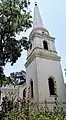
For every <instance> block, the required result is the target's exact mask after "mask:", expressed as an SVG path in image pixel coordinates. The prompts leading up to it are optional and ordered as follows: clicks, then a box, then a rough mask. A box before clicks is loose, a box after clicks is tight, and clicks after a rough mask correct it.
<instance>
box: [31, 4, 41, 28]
mask: <svg viewBox="0 0 66 120" xmlns="http://www.w3.org/2000/svg"><path fill="white" fill-rule="evenodd" d="M34 28H43V22H42V19H41V16H40V12H39V9H38V6H37V3H36V2H35V7H34V19H33V29H34Z"/></svg>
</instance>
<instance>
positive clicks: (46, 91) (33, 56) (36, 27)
mask: <svg viewBox="0 0 66 120" xmlns="http://www.w3.org/2000/svg"><path fill="white" fill-rule="evenodd" d="M29 41H30V42H31V44H30V48H29V50H28V52H27V62H26V64H25V66H26V83H27V88H29V87H30V99H31V100H32V101H34V102H38V103H43V102H44V101H45V100H46V101H47V102H48V104H52V103H54V98H55V95H56V94H57V96H58V99H59V101H62V102H63V103H65V102H66V89H65V84H64V80H63V73H62V69H61V64H60V60H61V57H60V56H58V55H57V51H56V47H55V38H54V37H53V36H51V35H50V33H49V31H48V30H47V29H46V28H44V26H43V22H42V18H41V15H40V12H39V9H38V6H37V3H35V7H34V19H33V29H32V31H31V33H30V35H29Z"/></svg>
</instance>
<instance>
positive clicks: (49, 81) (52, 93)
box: [48, 78, 56, 95]
mask: <svg viewBox="0 0 66 120" xmlns="http://www.w3.org/2000/svg"><path fill="white" fill-rule="evenodd" d="M48 83H49V91H50V95H56V93H55V87H54V80H53V79H52V78H49V79H48Z"/></svg>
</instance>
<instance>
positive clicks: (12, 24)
mask: <svg viewBox="0 0 66 120" xmlns="http://www.w3.org/2000/svg"><path fill="white" fill-rule="evenodd" d="M29 4H30V2H29V1H27V0H0V85H1V86H2V84H3V81H4V82H6V83H7V81H10V78H7V77H5V75H4V73H3V66H5V65H6V63H7V62H10V63H11V65H13V64H14V63H15V62H16V61H17V59H18V57H20V56H21V52H22V50H23V48H24V49H26V50H28V48H29V43H30V42H29V41H27V38H26V37H22V38H21V39H20V40H18V39H17V38H16V35H17V34H19V35H20V33H21V32H23V31H26V30H27V29H28V28H30V27H31V24H32V21H31V18H32V16H31V14H30V12H29V10H28V6H29Z"/></svg>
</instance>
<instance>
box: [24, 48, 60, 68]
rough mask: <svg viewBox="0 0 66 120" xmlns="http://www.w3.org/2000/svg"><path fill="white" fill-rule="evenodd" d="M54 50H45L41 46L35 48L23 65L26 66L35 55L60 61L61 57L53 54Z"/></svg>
mask: <svg viewBox="0 0 66 120" xmlns="http://www.w3.org/2000/svg"><path fill="white" fill-rule="evenodd" d="M55 53H56V51H54V52H53V51H47V50H45V51H44V50H43V49H41V48H38V47H37V48H35V49H34V50H33V51H32V53H31V54H30V55H29V56H28V57H27V62H26V64H25V67H26V68H27V67H28V65H29V64H30V63H31V62H32V61H33V60H34V59H35V58H37V57H39V58H43V59H49V60H54V61H60V60H61V57H60V56H58V55H56V54H55Z"/></svg>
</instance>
